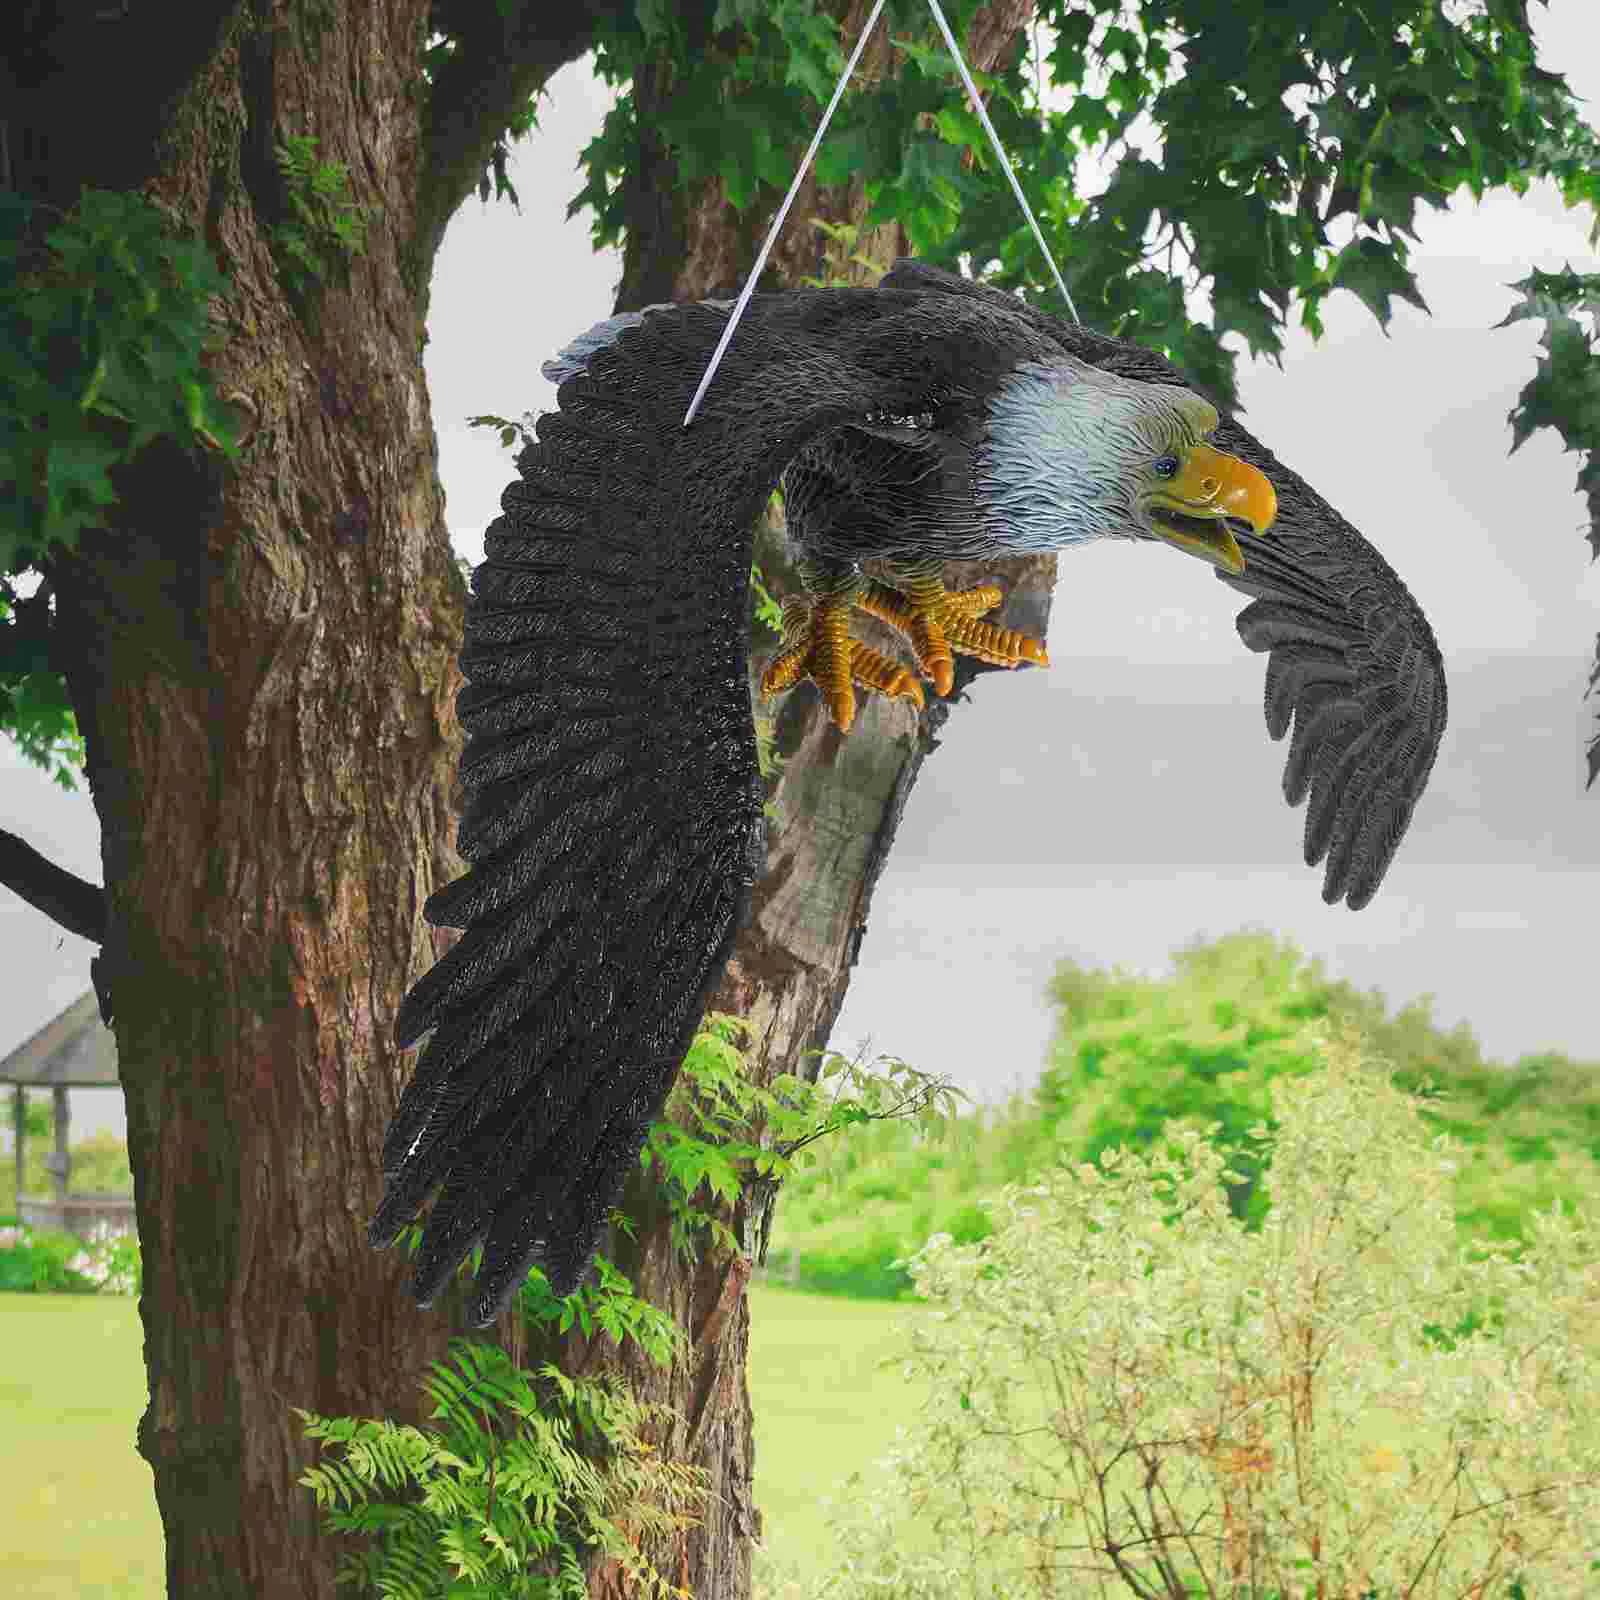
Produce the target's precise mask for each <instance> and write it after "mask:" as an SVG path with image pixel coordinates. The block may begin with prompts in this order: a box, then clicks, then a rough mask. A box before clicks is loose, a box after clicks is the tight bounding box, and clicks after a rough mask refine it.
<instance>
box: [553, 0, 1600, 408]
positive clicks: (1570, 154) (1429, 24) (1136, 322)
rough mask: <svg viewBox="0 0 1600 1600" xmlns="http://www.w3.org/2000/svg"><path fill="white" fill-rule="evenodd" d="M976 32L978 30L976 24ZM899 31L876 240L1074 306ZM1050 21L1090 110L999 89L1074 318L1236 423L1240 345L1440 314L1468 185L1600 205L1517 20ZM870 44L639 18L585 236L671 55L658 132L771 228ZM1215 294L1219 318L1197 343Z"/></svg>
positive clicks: (814, 14) (1467, 14)
mask: <svg viewBox="0 0 1600 1600" xmlns="http://www.w3.org/2000/svg"><path fill="white" fill-rule="evenodd" d="M953 9H954V13H955V15H954V16H953V18H952V20H953V23H954V24H955V26H956V27H957V30H958V33H959V32H960V31H961V29H962V28H963V27H964V26H965V24H966V23H967V22H969V21H970V19H971V16H972V14H973V12H974V11H975V9H976V6H975V4H973V3H968V4H965V5H961V6H958V7H955V8H953ZM890 15H891V17H892V18H893V24H892V26H893V31H894V40H895V44H896V46H897V47H898V49H899V51H900V53H901V55H900V60H899V61H898V63H897V66H896V68H895V71H894V73H893V75H892V76H886V77H883V78H882V79H881V80H879V81H875V82H871V83H865V82H857V83H856V84H853V85H852V86H851V88H850V89H849V90H848V91H847V93H846V95H845V98H844V101H843V102H842V104H841V106H840V109H839V112H838V114H837V115H836V117H835V120H834V123H833V125H832V126H831V128H830V130H829V133H828V137H827V139H826V140H825V141H824V143H823V146H822V148H821V150H820V151H819V153H818V156H817V167H816V170H817V177H818V179H819V181H820V182H821V183H823V184H824V185H829V186H832V185H838V184H843V183H845V182H847V181H860V182H861V183H862V184H863V186H864V188H865V192H866V194H867V197H868V199H869V201H870V202H871V209H870V211H869V213H868V216H867V218H866V222H867V224H876V223H881V222H898V223H899V224H900V225H901V226H903V227H904V228H905V230H906V233H907V235H908V237H909V239H910V242H911V245H912V248H913V250H915V251H916V252H917V253H918V254H919V255H922V256H924V257H926V258H928V259H930V260H933V261H935V262H937V263H940V264H943V265H947V266H954V265H956V264H957V263H958V262H959V260H960V259H962V258H964V257H965V258H970V260H971V261H972V263H973V264H974V266H975V267H976V268H979V269H992V272H993V276H994V278H995V281H997V282H999V283H1001V284H1002V285H1003V286H1005V287H1008V288H1009V287H1018V288H1021V289H1023V290H1024V291H1025V292H1026V293H1027V294H1028V296H1029V298H1030V299H1031V298H1038V297H1043V301H1044V302H1045V303H1049V301H1050V300H1051V298H1052V297H1053V296H1054V295H1055V291H1054V288H1053V286H1051V285H1050V283H1049V279H1048V277H1047V275H1046V269H1045V266H1044V263H1043V261H1042V260H1041V259H1040V257H1039V252H1038V248H1037V246H1036V244H1035V243H1034V241H1033V239H1032V237H1031V235H1030V234H1029V232H1028V230H1027V228H1026V225H1025V223H1024V222H1023V219H1022V218H1021V216H1020V215H1019V214H1018V211H1017V207H1016V203H1015V200H1014V198H1013V197H1012V195H1011V193H1010V190H1009V188H1008V187H1007V185H1006V183H1005V180H1004V176H1003V174H1002V173H1001V172H1000V171H999V169H998V164H997V163H995V162H994V161H993V158H992V156H991V155H990V154H989V153H988V147H987V141H986V140H984V139H983V138H982V137H981V136H980V134H979V131H978V127H977V123H976V119H975V118H974V117H973V116H972V114H971V111H970V109H969V108H968V107H967V106H966V104H965V99H964V93H963V91H962V89H961V87H960V84H959V80H958V78H957V75H956V72H955V66H954V63H953V62H952V61H951V59H950V58H949V55H948V53H947V52H946V51H945V49H944V47H943V44H942V42H941V41H940V40H939V39H938V36H937V34H936V33H935V32H934V30H933V26H932V24H931V22H930V20H929V18H928V17H927V14H926V11H925V9H924V8H923V7H922V6H919V5H913V4H909V3H907V4H902V5H898V6H895V7H891V8H890ZM1039 17H1040V21H1042V22H1043V23H1045V24H1046V25H1047V26H1048V27H1050V28H1051V29H1052V30H1053V33H1054V40H1055V42H1054V47H1053V49H1052V51H1051V53H1050V57H1049V70H1050V87H1051V89H1052V90H1055V91H1060V90H1067V91H1070V92H1071V95H1072V99H1071V102H1070V104H1069V106H1068V107H1067V109H1065V110H1056V109H1051V108H1049V107H1048V106H1047V105H1044V104H1041V90H1042V84H1040V83H1038V82H1036V81H1035V79H1034V77H1033V76H1031V75H1030V63H1029V61H1028V60H1027V58H1026V55H1025V54H1024V53H1019V54H1017V55H1015V56H1014V57H1013V58H1012V59H1011V60H1010V61H1009V63H1008V64H1007V65H1006V66H1005V67H1004V68H1003V69H1002V70H1000V71H997V72H996V73H994V74H993V75H990V76H988V77H980V81H979V87H980V89H981V90H982V91H983V92H984V93H985V95H986V98H987V100H988V106H989V111H990V115H991V117H992V118H993V119H994V121H995V124H996V127H997V128H998V130H999V132H1000V135H1001V138H1002V141H1003V142H1004V144H1005V146H1006V149H1007V151H1008V153H1009V154H1010V156H1011V159H1012V163H1013V165H1014V167H1015V168H1016V170H1017V173H1018V177H1019V180H1020V182H1021V183H1022V187H1023V191H1024V193H1025V194H1026V195H1027V197H1028V200H1029V203H1030V205H1031V206H1032V207H1033V209H1034V212H1035V214H1036V215H1037V216H1038V217H1039V219H1040V222H1041V225H1042V226H1043V228H1044V230H1045V235H1046V239H1047V241H1048V242H1049V244H1050V247H1051V250H1052V252H1053V253H1054V254H1055V256H1056V259H1057V261H1058V262H1060V263H1061V264H1062V268H1063V272H1064V273H1065V275H1066V277H1067V279H1068V284H1069V287H1070V288H1071V289H1072V292H1073V297H1074V299H1075V300H1076V302H1077V304H1078V306H1079V308H1080V310H1081V311H1082V312H1083V314H1084V316H1085V317H1086V318H1087V319H1088V320H1089V321H1090V322H1092V323H1093V324H1094V325H1095V326H1097V327H1099V328H1102V329H1103V330H1104V331H1106V332H1108V333H1113V334H1117V335H1119V336H1122V337H1126V338H1133V339H1137V340H1139V341H1140V342H1142V343H1145V344H1148V345H1150V346H1151V347H1152V348H1155V349H1158V350H1161V351H1162V352H1163V353H1164V354H1166V355H1168V356H1170V357H1171V358H1172V359H1173V360H1174V361H1176V362H1177V364H1178V365H1179V366H1180V367H1183V368H1184V369H1185V370H1186V371H1187V372H1188V373H1189V375H1190V377H1191V379H1192V380H1193V381H1195V382H1196V383H1199V384H1201V385H1202V386H1204V387H1207V388H1209V389H1211V390H1212V391H1213V392H1214V393H1216V394H1218V395H1220V396H1221V397H1222V398H1223V399H1224V400H1225V401H1227V402H1228V403H1230V404H1231V403H1232V402H1233V401H1234V399H1235V385H1234V377H1233V370H1234V361H1235V355H1234V353H1233V350H1232V349H1231V348H1230V347H1229V346H1227V345H1225V344H1224V342H1223V341H1224V340H1225V339H1226V337H1227V336H1228V335H1229V334H1237V335H1239V336H1241V337H1242V338H1243V340H1244V342H1245V343H1246V345H1247V346H1248V347H1249V349H1250V350H1251V351H1252V353H1254V354H1257V355H1269V356H1274V357H1276V356H1277V355H1278V353H1279V352H1280V351H1281V349H1282V330H1283V326H1284V321H1285V317H1286V314H1287V312H1288V309H1289V307H1290V305H1291V303H1293V302H1298V305H1299V309H1300V316H1301V319H1302V321H1303V322H1304V323H1305V325H1306V326H1307V327H1309V328H1311V329H1312V331H1313V332H1320V329H1321V316H1320V307H1321V304H1322V302H1323V301H1324V300H1325V299H1326V298H1327V296H1328V295H1329V294H1331V293H1332V292H1333V291H1334V290H1335V289H1341V288H1342V289H1348V290H1349V291H1350V292H1352V293H1354V294H1357V295H1359V296H1360V298H1361V299H1362V300H1363V301H1364V302H1365V303H1366V304H1367V305H1368V307H1369V308H1370V309H1371V310H1372V312H1373V314H1374V316H1376V317H1377V318H1378V320H1379V321H1380V323H1387V321H1388V319H1389V316H1390V314H1391V308H1392V303H1393V301H1394V300H1395V299H1396V298H1401V299H1405V300H1408V301H1410V302H1411V303H1412V304H1414V305H1417V306H1419V307H1421V306H1423V304H1424V303H1423V300H1422V296H1421V293H1420V291H1419V289H1418V288H1417V285H1416V282H1415V279H1414V277H1413V275H1412V273H1411V270H1410V268H1409V266H1408V255H1407V240H1408V239H1409V238H1412V237H1414V236H1415V235H1414V223H1415V217H1416V210H1417V207H1418V205H1419V204H1428V205H1432V206H1436V207H1437V206H1443V205H1444V204H1445V203H1446V202H1447V201H1448V200H1449V198H1450V196H1451V195H1452V194H1453V193H1454V192H1455V191H1456V190H1457V189H1459V188H1461V187H1463V186H1465V187H1467V188H1468V189H1470V190H1471V191H1472V193H1473V194H1475V195H1480V196H1481V195H1482V194H1483V193H1484V192H1485V191H1486V190H1488V189H1490V188H1495V187H1502V186H1509V187H1511V188H1513V189H1515V190H1517V191H1518V192H1521V191H1522V190H1524V189H1526V187H1527V185H1528V183H1529V182H1530V181H1531V180H1532V179H1533V178H1535V177H1549V178H1552V179H1553V180H1555V181H1556V182H1558V183H1559V184H1560V185H1561V187H1562V192H1563V194H1564V195H1565V197H1566V199H1567V202H1568V203H1569V204H1571V205H1577V204H1580V203H1584V202H1589V203H1593V202H1594V201H1595V200H1596V199H1597V198H1600V140H1597V138H1596V135H1595V133H1594V131H1593V130H1592V129H1591V128H1590V127H1589V125H1588V124H1587V123H1586V122H1585V121H1584V120H1583V119H1582V117H1581V115H1580V113H1579V110H1578V106H1577V103H1576V101H1575V100H1574V99H1573V97H1572V95H1571V93H1570V91H1569V90H1568V89H1567V87H1566V84H1565V81H1564V80H1563V79H1562V78H1561V77H1560V76H1559V75H1557V74H1553V73H1549V72H1546V71H1544V70H1543V69H1542V68H1540V67H1539V66H1538V64H1537V62H1536V60H1535V57H1534V45H1533V38H1532V33H1531V30H1530V27H1529V25H1528V22H1527V19H1526V16H1525V14H1524V12H1523V9H1522V8H1521V7H1519V6H1514V5H1511V4H1509V3H1507V0H1471V3H1464V4H1461V5H1455V6H1439V5H1437V4H1436V3H1434V0H1381V3H1379V4H1378V5H1376V6H1365V7H1353V6H1322V7H1315V6H1297V7H1288V6H1264V5H1256V6H1246V7H1220V6H1217V5H1216V4H1214V3H1213V0H1159V3H1157V0H1145V3H1143V4H1132V3H1129V0H1094V3H1092V4H1088V5H1085V4H1083V3H1081V0H1047V3H1046V4H1045V5H1043V6H1041V7H1040V12H1039ZM850 42H853V41H842V40H841V39H840V38H839V37H838V24H837V23H836V22H835V21H834V20H833V19H832V18H831V17H830V16H828V15H827V14H826V13H825V12H822V11H821V10H819V9H818V7H817V6H816V5H815V4H813V3H812V0H722V3H720V4H719V5H718V6H717V7H716V9H715V11H714V13H713V14H712V15H711V16H710V17H709V19H707V18H705V17H704V16H703V14H702V13H701V10H700V8H697V7H686V8H668V7H664V6H656V5H639V6H637V7H636V8H635V15H633V16H632V17H625V18H623V19H621V20H619V21H617V22H615V23H613V24H608V25H606V26H605V27H604V28H603V29H602V31H601V33H600V35H599V50H598V54H597V66H598V69H599V71H600V72H601V73H602V74H603V75H604V76H605V77H606V78H607V79H608V80H610V81H611V82H613V83H615V84H617V85H619V86H620V87H621V89H622V93H621V95H620V97H619V99H618V102H617V105H616V106H615V108H614V109H613V111H612V112H611V113H610V115H609V116H608V118H607V120H606V123H605V126H604V127H603V129H602V131H601V134H600V136H599V137H598V138H597V139H596V140H595V141H594V142H593V143H591V144H590V146H589V147H588V148H587V149H586V150H585V152H584V155H583V164H584V167H585V170H586V174H587V182H586V183H585V185H584V187H583V189H582V190H581V191H580V192H579V193H578V194H577V195H576V196H575V197H574V199H573V201H572V203H571V205H570V206H569V208H568V210H569V214H571V213H575V212H576V211H578V210H580V209H582V208H583V207H585V206H589V207H592V208H593V211H594V237H595V242H596V244H597V246H598V245H605V244H613V243H616V242H618V240H619V239H620V237H621V235H622V232H623V230H624V227H625V215H624V211H623V208H622V205H621V200H620V196H621V187H622V181H623V178H624V176H625V174H626V172H627V169H628V166H629V163H630V162H631V161H632V160H633V159H634V154H635V151H636V149H637V138H638V128H637V126H636V119H635V113H634V108H633V105H632V99H631V94H630V92H629V88H628V86H629V85H630V84H631V81H632V78H633V75H634V72H635V71H636V70H637V69H638V68H639V67H640V66H641V65H642V64H644V63H645V62H647V61H654V60H658V59H660V58H663V57H664V58H666V59H667V60H669V61H670V62H671V63H672V66H671V70H672V72H673V74H674V85H675V93H674V95H673V98H672V102H671V104H670V105H669V106H668V107H667V108H666V109H665V111H664V112H663V114H662V116H661V118H660V119H659V120H658V121H657V122H656V123H655V124H653V130H654V131H655V132H656V133H658V134H659V136H660V137H661V139H662V140H663V141H664V142H665V143H666V144H667V146H668V147H669V148H670V149H671V150H672V151H673V153H674V155H675V157H676V158H677V160H678V164H679V170H680V175H681V178H682V181H683V182H684V183H685V184H691V183H696V182H699V181H700V180H702V179H705V178H710V177H717V178H719V179H720V180H721V182H722V185H723V190H724V193H725V194H726V195H727V198H728V200H729V202H730V204H732V205H733V206H734V207H736V208H737V209H740V210H744V209H747V208H749V207H751V206H753V205H759V206H761V207H763V208H769V207H771V206H772V205H774V204H775V202H776V198H777V195H778V194H779V193H781V191H782V189H783V188H784V187H785V186H786V185H787V183H788V181H789V178H790V176H791V174H792V173H793V170H794V166H795V163H796V161H797V160H798V158H799V155H800V153H801V151H803V149H804V148H805V145H806V143H807V142H808V141H809V138H810V135H811V132H812V130H813V127H814V125H815V118H816V115H817V110H816V108H817V107H818V106H820V105H822V104H824V103H825V102H826V101H827V99H828V97H829V95H830V94H831V93H832V89H833V85H834V82H835V81H836V79H837V77H838V74H839V72H840V71H841V70H842V66H843V61H844V46H845V44H846V43H850ZM796 90H799V91H801V92H800V93H796V92H795V91H796ZM1152 143H1159V149H1158V150H1156V151H1150V150H1149V146H1150V145H1151V144H1152ZM1090 152H1097V153H1103V154H1106V155H1111V156H1115V157H1116V158H1117V165H1116V168H1115V170H1114V172H1113V174H1112V177H1111V181H1110V183H1109V185H1108V187H1107V188H1106V189H1105V190H1104V192H1103V193H1101V194H1099V195H1097V196H1094V197H1092V198H1091V197H1087V196H1085V195H1083V194H1082V193H1081V192H1080V187H1079V182H1078V175H1077V166H1078V161H1079V158H1080V157H1082V156H1084V155H1086V154H1088V153H1090ZM1197 294H1203V295H1206V296H1209V299H1210V318H1209V321H1200V320H1197V319H1192V318H1191V314H1190V309H1189V307H1190V304H1191V301H1192V299H1193V298H1194V297H1195V296H1196V295H1197Z"/></svg>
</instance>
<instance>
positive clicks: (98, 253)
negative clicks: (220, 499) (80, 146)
mask: <svg viewBox="0 0 1600 1600" xmlns="http://www.w3.org/2000/svg"><path fill="white" fill-rule="evenodd" d="M45 209H47V208H44V207H41V206H39V205H37V204H36V203H35V202H34V201H33V200H32V199H31V197H29V196H26V195H22V194H15V193H12V192H9V191H0V317H3V321H4V338H3V339H0V484H3V488H0V729H3V730H4V731H5V732H7V733H9V734H10V735H11V736H12V738H13V739H15V740H16V742H17V744H18V746H19V748H20V749H21V750H22V753H23V754H24V755H25V756H26V757H27V758H28V759H29V760H30V761H32V762H34V763H35V764H36V765H38V766H42V767H45V768H46V769H52V768H53V769H54V776H55V779H56V781H57V782H58V783H59V784H61V785H62V787H64V788H68V789H70V788H73V787H75V784H74V781H73V778H72V771H71V769H72V768H73V767H75V766H76V767H81V766H82V762H83V743H82V740H81V738H80V737H79V734H78V729H77V724H76V722H75V721H74V719H73V716H72V712H71V710H70V706H69V701H68V696H67V692H66V686H65V684H64V682H63V680H62V678H61V676H60V674H59V673H58V672H57V671H56V670H55V669H54V668H53V667H52V666H51V664H50V660H49V647H48V640H49V621H50V617H49V596H48V593H47V592H46V593H45V594H44V595H43V596H42V597H40V596H33V597H29V598H24V596H23V595H22V593H21V592H20V591H19V589H18V587H17V585H16V584H15V582H14V581H13V580H14V579H15V578H16V576H17V575H19V574H21V573H22V572H24V571H25V570H27V569H28V568H29V567H30V566H32V565H34V564H36V563H37V562H38V561H39V560H40V559H41V558H42V557H43V556H44V554H45V552H46V551H47V550H48V549H49V548H50V546H51V545H52V544H56V543H59V544H61V545H62V546H64V547H66V548H67V549H72V548H74V547H75V546H76V542H77V539H78V535H79V534H80V532H81V531H82V530H83V529H84V528H85V527H90V526H94V525H97V524H99V523H100V522H102V521H103V520H104V518H105V515H106V513H107V511H108V509H109V508H110V506H111V505H112V504H113V502H114V501H115V499H116V491H115V488H114V487H113V484H112V478H111V474H112V472H113V471H114V470H115V469H116V468H117V467H119V466H120V465H122V464H123V463H124V462H127V461H130V460H132V459H133V457H134V456H136V455H137V454H138V453H139V452H140V451H141V450H142V449H144V447H145V446H146V445H147V444H149V443H150V441H151V440H152V439H155V438H157V437H160V436H167V437H171V438H175V439H177V440H179V441H180V442H181V443H183V444H185V445H188V446H195V445H199V446H203V447H205V448H207V449H210V450H216V451H219V452H221V453H222V454H223V455H225V456H227V457H229V458H230V459H231V458H235V457H236V456H237V453H238V452H237V447H236V443H235V437H234V432H233V427H232V424H231V422H230V421H229V420H228V418H227V417H226V415H225V413H224V412H223V411H222V410H221V409H220V407H219V405H218V403H217V400H216V397H215V395H214V392H213V390H212V387H211V384H210V380H209V378H208V376H207V374H206V372H205V369H204V365H203V355H204V352H205V350H206V347H207V338H208V333H209V323H208V316H207V305H208V301H209V300H210V297H211V296H213V295H221V294H223V293H224V292H225V291H226V287H227V285H226V282H225V280H224V278H223V277H222V274H221V273H220V272H219V271H218V269H217V267H216V264H215V263H214V262H213V260H212V258H211V256H210V254H209V253H208V252H207V250H206V248H205V246H204V245H203V244H200V243H199V242H198V241H194V240H189V239H184V238H180V237H178V236H177V235H176V234H175V233H174V231H173V230H172V228H171V226H170V225H169V223H168V221H167V219H166V218H165V217H164V215H163V214H162V212H161V211H159V210H158V209H157V208H156V207H155V206H153V205H151V204H150V203H149V202H147V201H145V200H144V199H142V198H141V197H140V196H138V195H135V194H120V193H109V192H106V191H104V190H98V189H86V190H85V191H84V192H83V195H82V197H81V198H80V200H79V202H78V205H77V207H76V209H75V210H74V211H73V212H72V213H71V214H70V215H67V216H65V217H63V218H62V220H61V221H60V222H59V223H58V224H57V225H56V226H55V227H54V228H52V229H50V231H49V232H48V233H46V234H44V236H43V238H42V239H41V238H39V237H38V236H37V235H38V228H37V224H38V218H39V213H40V212H41V211H43V210H45Z"/></svg>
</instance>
